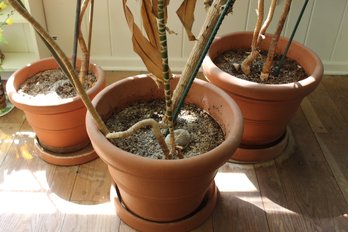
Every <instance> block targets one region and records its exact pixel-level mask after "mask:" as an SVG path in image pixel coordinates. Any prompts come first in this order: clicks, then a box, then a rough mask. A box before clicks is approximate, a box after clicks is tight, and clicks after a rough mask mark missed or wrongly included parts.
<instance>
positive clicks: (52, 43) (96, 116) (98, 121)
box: [8, 0, 109, 135]
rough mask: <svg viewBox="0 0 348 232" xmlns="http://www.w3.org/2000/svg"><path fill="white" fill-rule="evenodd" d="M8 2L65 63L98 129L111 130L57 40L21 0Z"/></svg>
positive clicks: (65, 69) (64, 67)
mask: <svg viewBox="0 0 348 232" xmlns="http://www.w3.org/2000/svg"><path fill="white" fill-rule="evenodd" d="M8 2H9V3H10V4H11V5H12V7H13V8H14V9H15V10H16V11H17V12H18V13H19V14H20V15H22V16H23V18H25V19H26V20H27V21H28V22H29V23H30V24H31V25H32V27H33V28H34V29H35V31H36V32H37V33H38V34H39V35H40V36H41V38H42V39H43V40H44V42H45V44H46V45H47V46H48V47H49V49H50V50H51V51H53V52H54V53H55V55H57V57H55V58H56V59H58V60H57V62H58V63H59V64H63V70H64V71H66V72H67V74H68V75H67V76H68V77H69V78H70V80H71V81H72V85H73V86H74V87H75V89H76V92H77V93H78V94H79V96H80V97H81V99H82V101H83V103H84V104H85V106H86V108H87V109H88V111H89V112H90V113H91V115H92V117H93V118H94V120H95V122H96V124H97V126H98V129H99V130H100V131H101V132H102V133H103V134H104V135H106V134H108V133H109V130H108V129H107V127H106V125H105V123H104V122H103V120H102V119H101V117H100V115H99V114H98V112H97V111H96V109H95V108H94V106H93V105H92V102H91V100H90V99H89V97H88V96H87V94H86V92H85V90H84V89H83V86H82V84H81V83H80V81H79V79H78V77H77V74H76V72H75V70H74V68H73V66H72V65H71V63H70V62H69V59H68V58H67V57H66V55H65V54H64V52H63V51H62V50H61V48H60V47H59V46H58V45H57V44H56V43H55V41H54V40H53V39H52V38H51V37H50V35H49V34H48V33H47V32H46V31H45V29H44V28H43V27H42V26H41V25H40V24H39V23H38V22H37V21H36V20H35V19H34V18H33V17H32V16H31V15H30V14H29V13H28V11H27V10H26V9H25V8H23V6H22V4H21V3H19V2H20V1H19V0H8Z"/></svg>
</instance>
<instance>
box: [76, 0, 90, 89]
mask: <svg viewBox="0 0 348 232" xmlns="http://www.w3.org/2000/svg"><path fill="white" fill-rule="evenodd" d="M89 2H90V0H84V1H83V3H82V6H81V13H80V19H79V24H80V32H79V37H78V41H79V45H80V49H81V52H82V59H81V68H80V74H79V79H80V81H81V83H83V82H84V80H85V77H86V75H87V73H88V66H89V50H88V47H87V45H86V42H85V39H84V37H83V33H82V30H81V24H82V20H83V17H84V16H85V13H86V10H87V7H88V4H89Z"/></svg>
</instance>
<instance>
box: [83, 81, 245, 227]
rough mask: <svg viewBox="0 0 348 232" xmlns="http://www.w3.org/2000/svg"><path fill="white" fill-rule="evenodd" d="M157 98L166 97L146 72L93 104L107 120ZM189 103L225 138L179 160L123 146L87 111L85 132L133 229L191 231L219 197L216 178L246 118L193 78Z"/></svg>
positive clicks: (122, 215)
mask: <svg viewBox="0 0 348 232" xmlns="http://www.w3.org/2000/svg"><path fill="white" fill-rule="evenodd" d="M177 80H178V79H174V80H173V81H172V85H176V83H177ZM156 98H163V90H161V89H159V88H158V87H157V86H156V84H155V83H154V82H153V81H152V80H151V79H150V78H149V77H147V76H144V75H143V76H135V77H129V78H126V79H124V80H122V81H119V82H116V83H114V84H112V85H111V86H108V87H106V88H105V89H104V90H103V91H101V92H100V93H99V94H98V95H97V96H96V97H95V99H94V100H93V104H94V105H95V106H96V109H97V111H98V112H99V114H100V115H101V117H102V118H103V119H106V118H108V117H109V116H110V115H111V114H112V113H113V112H115V111H117V110H120V109H121V108H123V107H125V106H127V105H128V104H131V103H132V102H136V101H139V100H151V99H156ZM186 102H190V103H194V104H196V105H198V106H199V107H201V108H202V109H204V110H206V111H207V112H208V113H209V114H210V115H211V116H212V117H213V118H214V119H215V120H216V121H217V122H218V123H219V124H220V126H221V127H222V129H223V131H224V133H225V135H226V138H225V141H224V142H223V143H222V144H220V145H219V146H218V147H216V148H215V149H213V150H211V151H209V152H207V153H204V154H201V155H198V156H196V157H192V158H188V159H181V160H154V159H150V158H144V157H140V156H137V155H134V154H131V153H128V152H126V151H124V150H121V149H119V148H118V147H116V146H114V145H113V144H112V143H110V142H109V141H108V140H107V139H106V138H105V136H104V135H103V134H102V133H101V132H100V131H99V130H98V129H97V127H96V124H95V123H94V121H93V119H92V118H91V115H90V114H89V113H87V120H86V123H87V132H88V135H89V136H90V139H91V142H92V145H93V147H94V149H95V151H96V152H97V154H98V155H99V156H100V158H101V159H102V160H103V161H104V162H105V163H106V164H107V165H108V168H109V171H110V174H111V176H112V178H113V180H114V182H115V184H116V186H117V189H119V193H120V196H121V197H122V205H124V206H125V207H126V209H125V208H124V207H122V206H121V204H120V202H119V200H118V199H117V198H116V199H115V204H116V210H117V214H118V215H119V217H120V218H121V219H122V220H123V221H125V222H126V223H127V224H129V225H130V226H131V227H133V228H135V229H138V230H141V231H188V230H190V229H192V228H194V227H196V226H198V225H199V224H201V223H202V222H203V221H204V220H205V219H206V218H207V217H208V216H209V215H210V214H211V212H212V211H213V209H214V206H215V204H216V197H217V194H216V187H215V184H214V177H215V175H216V173H217V170H218V168H219V167H220V166H222V165H223V164H224V163H225V162H226V161H227V160H228V159H229V158H230V156H231V154H233V152H234V151H235V149H236V148H237V147H238V144H239V142H240V139H241V135H242V130H243V128H242V126H243V122H242V116H241V113H240V111H239V108H238V106H237V105H236V104H235V102H234V101H233V100H232V99H231V98H230V97H229V96H228V95H227V94H226V93H224V92H223V91H222V90H220V89H219V88H217V87H215V86H213V85H212V84H210V83H208V82H205V81H202V80H196V81H195V82H194V84H193V86H192V88H191V90H190V92H189V94H188V97H187V99H186ZM191 219H192V220H193V221H191Z"/></svg>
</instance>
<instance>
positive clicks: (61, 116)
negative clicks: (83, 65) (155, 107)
mask: <svg viewBox="0 0 348 232" xmlns="http://www.w3.org/2000/svg"><path fill="white" fill-rule="evenodd" d="M78 65H79V62H78ZM56 68H58V64H57V63H56V61H55V60H54V59H53V58H47V59H42V60H39V61H37V62H34V63H32V64H29V65H27V66H25V67H24V68H22V69H19V70H18V71H16V72H15V73H13V74H12V76H11V77H10V78H9V80H8V81H7V85H6V90H7V93H8V96H9V98H10V100H11V102H12V103H13V104H14V105H15V106H16V107H17V108H19V109H21V110H23V111H24V113H25V116H26V119H27V120H28V122H29V124H30V125H31V126H32V128H33V130H34V132H35V133H36V136H37V138H38V140H39V143H40V145H41V146H42V147H43V148H45V150H48V151H49V152H54V153H57V154H58V153H73V152H76V151H78V150H81V149H83V148H85V147H86V146H87V145H88V144H90V141H89V138H88V135H87V132H86V127H85V115H86V108H85V106H84V104H83V102H82V100H81V99H80V97H78V96H76V97H73V98H67V99H61V100H57V101H53V102H52V101H50V102H48V101H45V102H42V101H34V100H33V99H29V98H27V97H25V96H23V95H21V94H19V93H18V92H17V90H18V89H19V87H20V85H21V84H22V83H23V82H24V81H25V80H27V79H28V78H30V77H32V76H33V75H35V74H36V73H39V72H42V71H45V70H48V69H56ZM90 70H91V71H92V72H93V73H94V75H95V76H96V77H97V81H96V83H95V84H94V86H93V87H92V88H90V89H89V90H88V91H87V94H88V96H89V97H90V98H91V99H92V98H93V97H94V96H95V95H96V94H97V93H98V92H99V91H100V90H101V89H103V87H104V86H105V77H104V72H103V70H102V69H101V68H100V67H98V66H97V65H93V64H91V65H90Z"/></svg>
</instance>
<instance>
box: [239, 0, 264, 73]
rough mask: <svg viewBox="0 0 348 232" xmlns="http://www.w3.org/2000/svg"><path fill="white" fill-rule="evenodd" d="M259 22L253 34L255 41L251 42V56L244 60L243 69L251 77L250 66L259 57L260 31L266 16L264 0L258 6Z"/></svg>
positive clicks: (260, 0)
mask: <svg viewBox="0 0 348 232" xmlns="http://www.w3.org/2000/svg"><path fill="white" fill-rule="evenodd" d="M257 15H258V17H257V22H256V25H255V29H254V34H253V40H252V42H251V52H250V54H249V55H248V56H247V57H246V58H245V59H244V60H243V62H242V65H241V68H242V71H243V73H244V74H245V75H249V73H250V65H251V63H252V62H253V61H254V60H255V59H256V57H257V56H258V55H259V52H258V51H257V45H258V44H257V43H258V41H259V36H260V30H261V26H262V21H263V15H264V0H259V1H258V6H257Z"/></svg>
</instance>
